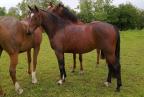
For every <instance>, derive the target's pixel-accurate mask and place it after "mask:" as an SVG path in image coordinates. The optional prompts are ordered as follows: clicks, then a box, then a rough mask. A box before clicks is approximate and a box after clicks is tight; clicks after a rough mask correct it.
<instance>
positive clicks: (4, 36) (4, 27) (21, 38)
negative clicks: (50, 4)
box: [0, 16, 42, 94]
mask: <svg viewBox="0 0 144 97" xmlns="http://www.w3.org/2000/svg"><path fill="white" fill-rule="evenodd" d="M27 23H28V21H27V22H26V21H25V20H23V21H19V20H17V19H16V18H14V17H10V16H2V17H0V56H1V54H2V51H3V50H5V51H6V52H7V53H8V55H9V57H10V67H9V72H10V76H11V79H12V81H13V84H14V86H15V91H16V92H17V93H18V94H21V93H22V92H23V89H22V88H21V86H20V85H19V83H18V81H17V78H16V66H17V64H18V54H19V53H22V52H25V51H27V54H28V64H29V69H28V71H29V73H30V72H31V70H30V60H31V58H30V50H31V48H34V53H33V68H32V83H37V78H36V71H35V70H36V64H37V56H38V52H39V49H40V43H41V38H42V36H41V32H42V31H41V29H40V28H38V29H36V30H35V32H34V33H33V34H31V33H30V32H28V25H27Z"/></svg>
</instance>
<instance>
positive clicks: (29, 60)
mask: <svg viewBox="0 0 144 97" xmlns="http://www.w3.org/2000/svg"><path fill="white" fill-rule="evenodd" d="M27 58H28V60H27V61H28V74H31V49H30V50H28V51H27Z"/></svg>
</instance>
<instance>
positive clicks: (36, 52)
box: [32, 47, 39, 84]
mask: <svg viewBox="0 0 144 97" xmlns="http://www.w3.org/2000/svg"><path fill="white" fill-rule="evenodd" d="M38 53H39V47H36V48H34V53H33V68H32V83H33V84H35V83H37V78H36V65H37V57H38Z"/></svg>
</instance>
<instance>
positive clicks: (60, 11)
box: [47, 2, 100, 74]
mask: <svg viewBox="0 0 144 97" xmlns="http://www.w3.org/2000/svg"><path fill="white" fill-rule="evenodd" d="M47 10H48V11H50V12H52V13H54V14H55V15H57V16H60V17H61V18H62V19H64V20H67V21H69V22H71V23H74V24H78V25H81V24H84V23H83V22H82V21H80V20H78V18H77V17H76V16H75V15H74V14H72V13H71V12H69V10H68V8H66V7H64V5H63V4H61V3H59V4H58V5H56V6H55V5H54V4H52V2H50V3H49V5H48V7H47ZM99 55H100V50H98V49H97V64H99ZM79 61H80V74H82V73H83V65H82V61H83V58H82V54H79ZM75 68H76V54H75V53H73V68H72V72H74V71H75Z"/></svg>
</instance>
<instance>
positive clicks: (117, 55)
mask: <svg viewBox="0 0 144 97" xmlns="http://www.w3.org/2000/svg"><path fill="white" fill-rule="evenodd" d="M114 28H115V31H116V36H117V37H116V39H117V42H116V50H115V56H116V61H117V62H118V63H120V32H119V29H118V28H117V27H116V26H114Z"/></svg>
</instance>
